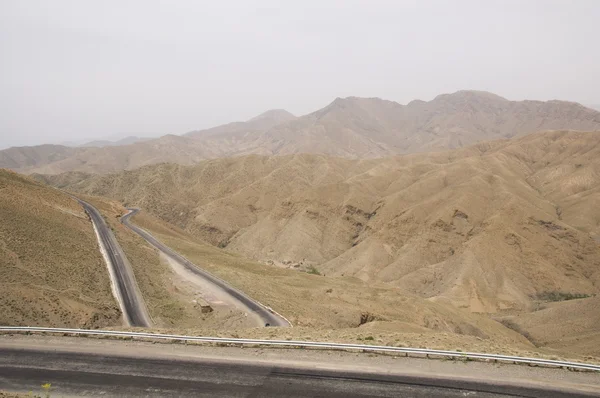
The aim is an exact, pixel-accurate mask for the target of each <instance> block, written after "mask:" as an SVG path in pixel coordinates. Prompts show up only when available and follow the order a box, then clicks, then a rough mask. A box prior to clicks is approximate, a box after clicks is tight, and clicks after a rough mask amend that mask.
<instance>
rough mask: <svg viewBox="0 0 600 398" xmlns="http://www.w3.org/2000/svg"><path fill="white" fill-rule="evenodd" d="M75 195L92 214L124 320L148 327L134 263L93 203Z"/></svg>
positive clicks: (131, 323) (148, 317)
mask: <svg viewBox="0 0 600 398" xmlns="http://www.w3.org/2000/svg"><path fill="white" fill-rule="evenodd" d="M72 197H73V198H74V199H75V200H77V201H78V202H79V203H80V204H81V205H82V206H83V209H84V210H85V212H86V213H87V214H88V215H89V216H90V219H91V221H92V225H93V226H94V230H95V231H96V234H97V236H98V241H99V244H100V250H101V252H102V255H103V256H104V258H105V260H106V262H107V266H108V269H109V273H110V276H111V284H112V288H113V294H114V295H115V298H116V299H117V301H118V303H119V306H120V307H121V312H122V313H123V318H124V320H125V322H126V323H127V324H128V325H129V326H139V327H149V326H150V325H151V324H152V322H151V318H150V315H149V314H148V310H147V308H146V304H145V302H144V298H143V297H142V294H141V292H140V291H139V288H138V286H137V283H136V281H135V276H134V274H133V270H132V269H131V265H130V264H129V261H128V260H127V257H126V256H125V253H124V252H123V250H122V249H121V246H120V245H119V243H118V242H117V239H116V238H115V236H114V234H113V233H112V231H111V230H110V228H108V226H107V225H106V222H105V221H104V218H102V215H101V214H100V212H99V211H98V210H97V209H96V208H95V207H94V206H92V205H91V204H89V203H88V202H86V201H84V200H81V199H79V198H77V197H75V196H72Z"/></svg>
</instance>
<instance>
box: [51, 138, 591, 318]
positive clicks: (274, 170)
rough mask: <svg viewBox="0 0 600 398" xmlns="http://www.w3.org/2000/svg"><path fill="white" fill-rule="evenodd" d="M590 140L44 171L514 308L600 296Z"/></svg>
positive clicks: (204, 234)
mask: <svg viewBox="0 0 600 398" xmlns="http://www.w3.org/2000/svg"><path fill="white" fill-rule="evenodd" d="M599 141H600V135H598V134H597V133H577V132H550V133H540V134H534V135H529V136H526V137H523V138H519V139H514V140H509V141H497V142H492V143H482V144H479V145H476V146H473V147H469V148H464V149H458V150H454V151H447V152H440V153H430V154H415V155H409V156H402V157H395V158H386V159H374V160H350V159H342V158H331V157H326V156H322V155H295V156H286V157H260V156H249V157H242V158H234V159H219V160H213V161H206V162H201V163H200V164H198V165H196V166H191V167H183V166H177V165H158V166H149V167H145V168H141V169H138V170H135V171H130V172H125V173H120V174H116V175H110V176H106V177H94V176H92V177H89V178H86V179H84V180H83V181H79V182H77V178H75V177H74V176H73V175H63V176H57V177H52V178H48V181H50V182H52V183H54V184H56V185H58V186H66V187H67V188H69V189H74V190H78V191H82V192H86V193H93V194H99V195H105V196H110V197H114V198H116V199H118V200H121V201H124V202H125V203H128V204H134V205H138V206H140V207H142V208H143V209H145V210H147V211H149V212H152V213H153V214H154V215H156V216H158V217H160V218H162V219H163V220H165V221H168V222H171V223H173V224H175V225H178V226H180V227H182V228H184V229H185V230H186V231H188V232H189V233H191V234H193V235H195V236H197V237H200V238H202V239H204V240H207V241H209V242H211V243H213V244H214V245H216V246H221V247H227V249H228V250H231V251H235V252H238V253H241V254H243V255H245V256H248V257H250V258H254V259H256V260H259V261H262V262H264V263H268V264H273V266H280V267H292V268H294V267H296V268H298V269H305V270H310V269H312V267H316V269H317V270H319V271H320V272H321V273H324V274H326V275H327V276H355V277H358V278H360V279H361V280H364V281H371V282H386V283H389V284H390V285H392V286H395V287H399V288H402V289H403V290H404V291H408V292H412V293H414V294H417V295H420V296H421V297H424V298H429V299H431V300H435V301H438V302H448V303H451V304H453V305H454V306H457V307H463V308H468V309H469V310H471V311H473V312H488V313H496V312H507V311H517V312H518V311H528V310H530V309H532V308H533V305H534V303H535V302H536V301H537V297H538V296H540V295H543V294H545V293H548V292H562V293H572V294H583V295H592V294H596V293H598V286H600V285H599V282H600V247H599V245H598V242H597V239H598V236H599V231H600V230H599V211H600V210H599V209H598V207H597V203H598V200H597V199H598V187H599V185H600V184H599V181H600V172H599V171H600V163H599V161H600V160H599V159H600V153H599V152H600V145H598V143H599ZM582 209H583V210H582ZM582 211H585V212H586V213H585V215H584V216H582ZM595 239H596V240H595Z"/></svg>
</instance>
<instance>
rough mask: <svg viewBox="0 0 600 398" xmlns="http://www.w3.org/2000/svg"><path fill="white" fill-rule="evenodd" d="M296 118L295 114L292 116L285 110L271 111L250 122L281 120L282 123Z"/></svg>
mask: <svg viewBox="0 0 600 398" xmlns="http://www.w3.org/2000/svg"><path fill="white" fill-rule="evenodd" d="M295 118H296V116H295V115H294V114H292V113H291V112H288V111H286V110H285V109H270V110H268V111H266V112H263V113H261V114H260V115H258V116H255V117H253V118H252V119H250V120H248V122H256V121H262V120H267V119H268V120H280V121H286V120H290V119H295Z"/></svg>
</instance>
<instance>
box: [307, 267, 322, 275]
mask: <svg viewBox="0 0 600 398" xmlns="http://www.w3.org/2000/svg"><path fill="white" fill-rule="evenodd" d="M306 272H307V273H309V274H311V275H321V273H320V272H319V270H318V269H317V268H316V267H315V266H314V265H309V266H308V268H307V270H306Z"/></svg>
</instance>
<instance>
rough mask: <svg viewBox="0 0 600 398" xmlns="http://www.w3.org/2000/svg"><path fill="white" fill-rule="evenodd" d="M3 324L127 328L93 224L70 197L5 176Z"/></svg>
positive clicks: (0, 201) (0, 183)
mask: <svg viewBox="0 0 600 398" xmlns="http://www.w3.org/2000/svg"><path fill="white" fill-rule="evenodd" d="M0 291H1V292H2V294H0V324H1V325H25V326H35V325H40V326H59V327H84V328H94V327H105V326H111V325H119V324H120V323H121V319H120V318H121V312H120V310H119V307H118V305H117V303H116V302H115V300H114V299H113V296H112V293H111V287H110V280H109V276H108V271H107V269H106V265H105V263H104V261H103V259H102V256H101V254H100V251H99V249H98V244H97V242H96V236H95V233H94V230H93V228H92V224H91V223H90V221H89V220H88V217H87V215H86V214H85V213H84V212H83V209H82V208H81V206H80V205H79V204H78V203H77V202H76V201H75V200H73V199H72V198H70V197H69V196H68V195H66V194H64V193H62V192H59V191H57V190H54V189H52V188H49V187H47V186H43V185H41V184H39V183H37V182H35V181H33V180H31V179H29V178H27V177H24V176H20V175H18V174H16V173H13V172H10V171H7V170H0Z"/></svg>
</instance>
